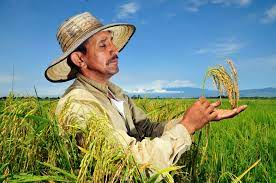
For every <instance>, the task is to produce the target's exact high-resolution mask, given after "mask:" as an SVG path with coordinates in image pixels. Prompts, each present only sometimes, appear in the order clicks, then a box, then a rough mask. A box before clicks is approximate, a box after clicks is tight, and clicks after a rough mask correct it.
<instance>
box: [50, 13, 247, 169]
mask: <svg viewBox="0 0 276 183" xmlns="http://www.w3.org/2000/svg"><path fill="white" fill-rule="evenodd" d="M134 32H135V27H134V26H133V25H130V24H126V23H123V24H122V23H117V24H108V25H103V24H101V23H100V22H99V21H98V20H97V19H96V18H95V17H94V16H92V15H91V14H90V13H87V12H85V13H82V14H79V15H76V16H74V17H72V18H70V19H68V20H66V21H65V22H64V23H63V24H62V25H61V26H60V27H59V29H58V32H57V40H58V42H59V44H60V46H61V49H62V51H63V55H62V56H61V57H59V58H58V59H56V60H55V61H54V62H53V63H52V64H51V65H50V66H49V67H48V68H47V69H46V71H45V77H46V78H47V79H48V80H49V81H51V82H65V81H68V80H71V79H75V81H74V82H73V84H72V85H71V86H70V87H69V88H68V89H67V90H66V91H65V94H64V95H63V97H62V98H61V99H60V100H59V102H58V105H57V109H56V113H57V115H61V113H62V112H63V113H64V110H65V114H66V117H65V118H62V120H60V121H59V123H60V126H61V128H62V129H64V130H66V129H68V126H70V125H72V124H70V120H71V119H72V118H74V119H77V120H78V125H79V127H80V128H85V127H86V125H87V124H86V122H87V119H88V118H89V114H91V112H95V113H98V114H100V113H105V114H106V115H107V116H108V118H109V120H110V126H111V127H112V130H113V132H114V134H117V135H115V138H116V140H117V141H119V142H120V143H121V144H122V146H123V147H125V148H130V149H131V151H132V154H133V156H134V157H135V159H136V161H137V162H138V163H140V164H144V163H148V164H151V165H152V166H153V167H154V168H157V169H160V168H165V167H168V166H171V165H172V164H174V163H175V162H176V161H177V160H178V158H179V157H180V155H181V154H182V153H183V152H185V151H187V150H189V148H190V146H191V135H192V134H194V132H195V131H197V130H200V129H201V128H203V127H204V126H205V125H206V124H208V123H209V122H211V121H220V120H222V119H226V118H231V117H234V116H236V115H237V114H239V113H240V112H241V111H243V110H244V109H245V108H246V106H240V107H238V108H236V109H233V110H222V109H217V107H218V106H219V105H220V102H219V101H217V102H214V103H210V102H209V101H208V100H206V99H205V98H204V97H201V98H199V100H198V101H196V102H195V103H194V104H193V105H192V106H191V107H190V108H189V109H188V110H187V111H186V112H185V114H184V115H183V117H181V118H179V119H176V120H173V121H170V122H168V123H153V122H151V121H149V120H148V118H147V116H146V114H145V113H144V112H143V111H142V110H141V109H139V108H138V107H137V106H136V105H135V103H134V102H133V101H132V100H131V98H129V97H128V96H127V95H126V94H124V92H123V90H122V89H121V88H120V87H118V86H116V85H115V84H113V83H112V82H110V81H109V80H110V78H111V77H112V76H113V75H115V74H116V73H118V72H119V68H118V62H119V60H118V54H119V52H120V51H122V49H123V48H124V47H125V46H126V44H127V43H128V41H129V40H130V38H131V37H132V35H133V34H134ZM69 100H70V102H71V103H70V107H67V108H65V107H64V106H66V104H67V103H68V101H69ZM145 137H151V138H145Z"/></svg>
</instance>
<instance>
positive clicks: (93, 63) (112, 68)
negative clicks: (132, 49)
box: [84, 31, 119, 78]
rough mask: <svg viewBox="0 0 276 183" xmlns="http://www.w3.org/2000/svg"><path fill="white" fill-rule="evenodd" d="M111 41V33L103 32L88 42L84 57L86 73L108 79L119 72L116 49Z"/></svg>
mask: <svg viewBox="0 0 276 183" xmlns="http://www.w3.org/2000/svg"><path fill="white" fill-rule="evenodd" d="M112 39H113V37H112V33H111V32H109V31H103V32H98V33H97V34H95V35H94V36H93V37H91V38H90V39H89V40H88V43H87V44H86V49H87V52H86V54H85V55H84V58H85V63H86V64H87V71H88V72H93V74H97V75H98V76H100V77H105V78H110V77H111V76H113V75H114V74H116V73H117V72H119V67H118V49H117V48H116V46H115V45H114V44H113V42H112Z"/></svg>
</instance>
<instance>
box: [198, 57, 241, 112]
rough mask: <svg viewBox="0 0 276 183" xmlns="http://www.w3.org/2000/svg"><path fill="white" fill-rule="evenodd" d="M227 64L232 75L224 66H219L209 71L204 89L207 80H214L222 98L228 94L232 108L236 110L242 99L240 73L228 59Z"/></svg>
mask: <svg viewBox="0 0 276 183" xmlns="http://www.w3.org/2000/svg"><path fill="white" fill-rule="evenodd" d="M227 63H228V64H229V66H230V73H229V72H228V71H227V70H226V69H225V68H224V67H223V66H222V65H217V66H215V67H210V68H209V69H208V71H207V72H206V75H205V78H204V81H203V89H204V88H205V83H206V80H207V78H211V79H212V80H213V84H214V86H215V87H216V88H217V89H218V91H219V94H220V97H221V96H222V95H223V94H227V95H228V100H229V102H230V104H231V107H232V108H233V109H234V108H236V107H237V106H238V101H239V97H240V94H239V87H238V73H237V70H236V68H235V66H234V63H233V62H232V61H231V60H229V59H228V60H227Z"/></svg>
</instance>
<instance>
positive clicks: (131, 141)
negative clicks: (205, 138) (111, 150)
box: [115, 124, 192, 170]
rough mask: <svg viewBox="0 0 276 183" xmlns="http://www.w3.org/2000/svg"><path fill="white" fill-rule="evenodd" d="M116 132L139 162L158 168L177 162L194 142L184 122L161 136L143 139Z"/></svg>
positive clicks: (119, 139)
mask: <svg viewBox="0 0 276 183" xmlns="http://www.w3.org/2000/svg"><path fill="white" fill-rule="evenodd" d="M115 134H116V135H115V138H117V140H118V141H119V142H120V143H121V144H122V145H123V147H124V148H125V149H129V150H130V151H131V152H132V154H133V156H134V158H135V160H136V161H137V163H139V164H149V165H151V167H152V168H153V169H156V170H159V169H163V168H166V167H169V166H171V165H173V164H174V163H176V162H177V161H178V159H179V158H180V156H181V155H182V154H183V153H184V152H185V151H187V150H189V149H190V146H191V143H192V141H191V137H190V134H189V133H188V131H187V130H186V128H185V127H184V126H183V125H182V124H176V125H175V126H174V127H172V128H171V129H169V130H166V131H165V132H164V133H163V135H162V136H160V137H156V138H154V139H149V138H145V139H143V140H142V141H137V140H136V139H135V138H133V137H130V136H128V135H127V134H126V133H125V132H124V131H121V130H115Z"/></svg>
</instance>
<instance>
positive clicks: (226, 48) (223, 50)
mask: <svg viewBox="0 0 276 183" xmlns="http://www.w3.org/2000/svg"><path fill="white" fill-rule="evenodd" d="M242 47H243V44H242V43H240V42H238V41H235V40H233V39H229V40H224V41H218V42H215V43H212V44H210V45H208V46H207V47H206V48H200V49H198V50H197V51H196V53H197V54H214V55H216V56H219V57H220V56H228V55H231V54H234V53H236V52H238V51H239V50H240V49H241V48H242Z"/></svg>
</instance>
